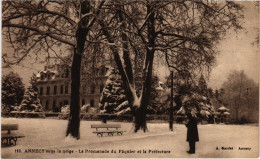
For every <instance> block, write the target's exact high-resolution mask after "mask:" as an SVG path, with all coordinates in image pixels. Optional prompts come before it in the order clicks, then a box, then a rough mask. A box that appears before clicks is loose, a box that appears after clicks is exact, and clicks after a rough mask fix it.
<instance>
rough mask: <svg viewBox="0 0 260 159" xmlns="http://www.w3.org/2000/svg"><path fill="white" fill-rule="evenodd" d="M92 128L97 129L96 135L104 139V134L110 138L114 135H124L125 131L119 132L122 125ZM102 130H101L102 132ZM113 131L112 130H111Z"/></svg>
mask: <svg viewBox="0 0 260 159" xmlns="http://www.w3.org/2000/svg"><path fill="white" fill-rule="evenodd" d="M91 128H95V129H96V131H94V132H93V133H94V134H97V136H98V137H102V136H103V134H106V133H107V134H108V136H113V135H114V134H117V135H123V132H126V131H123V130H119V128H121V125H120V124H95V125H91ZM100 129H101V130H100ZM111 129H112V130H111Z"/></svg>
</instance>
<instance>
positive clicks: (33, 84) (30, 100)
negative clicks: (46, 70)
mask: <svg viewBox="0 0 260 159" xmlns="http://www.w3.org/2000/svg"><path fill="white" fill-rule="evenodd" d="M29 83H30V86H29V87H28V89H27V90H26V91H25V94H24V96H23V100H22V103H21V105H20V111H30V112H31V111H33V112H42V111H43V108H42V105H41V103H40V99H39V98H38V89H37V79H36V75H35V74H33V75H32V77H31V79H30V82H29Z"/></svg>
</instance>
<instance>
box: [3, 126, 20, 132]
mask: <svg viewBox="0 0 260 159" xmlns="http://www.w3.org/2000/svg"><path fill="white" fill-rule="evenodd" d="M1 130H2V131H5V130H18V124H1Z"/></svg>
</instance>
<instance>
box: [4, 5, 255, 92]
mask: <svg viewBox="0 0 260 159" xmlns="http://www.w3.org/2000/svg"><path fill="white" fill-rule="evenodd" d="M240 3H242V5H243V6H245V11H244V14H245V19H244V25H243V26H244V28H245V29H244V30H242V31H239V32H238V33H235V32H233V31H231V32H229V34H228V35H227V36H226V38H225V39H224V40H223V41H222V42H221V43H220V44H219V45H218V46H217V49H218V50H219V55H218V56H217V57H216V59H217V62H216V65H215V66H214V67H213V68H212V72H211V75H210V78H209V80H208V85H209V86H210V87H212V88H213V89H216V88H220V87H221V85H222V83H223V82H224V81H225V80H226V79H227V76H228V74H229V72H230V71H232V70H244V71H245V73H246V74H247V75H248V77H249V78H252V79H254V81H256V82H258V81H259V51H258V48H257V46H256V45H252V43H253V42H254V41H255V39H256V37H257V34H258V28H259V14H258V9H257V8H256V7H255V6H254V5H253V3H252V2H240ZM254 3H255V2H254ZM2 45H3V46H2V48H3V50H2V51H11V50H10V49H8V48H7V47H6V46H7V45H6V44H5V43H4V42H2ZM31 61H32V60H30V59H27V60H25V61H24V62H23V64H22V65H19V66H14V67H13V68H12V69H2V75H3V74H6V73H7V72H9V71H10V70H13V71H14V72H17V73H19V75H20V76H21V77H22V78H23V82H24V84H25V85H26V87H27V86H28V81H29V79H30V77H31V75H32V73H33V72H34V73H37V72H38V71H39V70H42V69H43V66H44V65H43V64H39V63H34V64H33V63H32V62H31ZM158 72H159V74H160V75H161V76H165V74H166V73H165V72H164V71H162V70H159V71H158Z"/></svg>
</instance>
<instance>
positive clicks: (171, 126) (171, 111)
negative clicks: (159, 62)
mask: <svg viewBox="0 0 260 159" xmlns="http://www.w3.org/2000/svg"><path fill="white" fill-rule="evenodd" d="M170 99H171V102H170V120H169V129H170V131H173V71H172V70H171V98H170Z"/></svg>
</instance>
